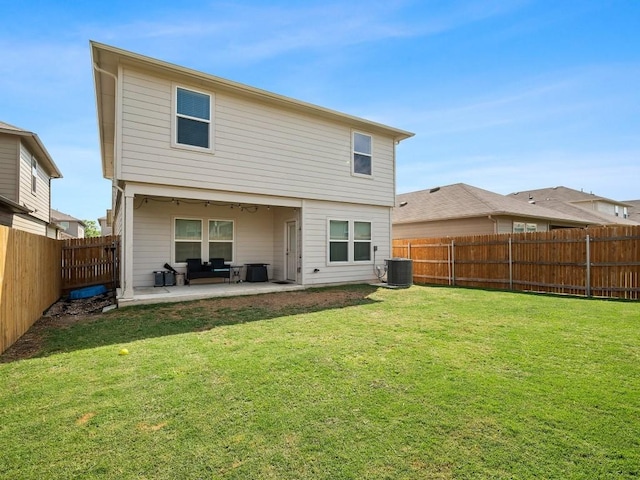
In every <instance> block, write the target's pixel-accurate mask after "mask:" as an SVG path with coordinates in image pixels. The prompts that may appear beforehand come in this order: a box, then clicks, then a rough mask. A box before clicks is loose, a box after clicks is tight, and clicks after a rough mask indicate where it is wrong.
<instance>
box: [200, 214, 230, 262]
mask: <svg viewBox="0 0 640 480" xmlns="http://www.w3.org/2000/svg"><path fill="white" fill-rule="evenodd" d="M211 222H231V225H232V231H233V234H232V235H233V238H232V239H231V240H230V241H231V260H229V261H228V263H230V264H233V263H234V262H235V260H236V221H235V219H233V218H208V219H207V232H206V240H207V260H206V261H207V262H208V261H209V244H211V243H228V242H229V240H210V239H209V223H211ZM203 236H204V232H203Z"/></svg>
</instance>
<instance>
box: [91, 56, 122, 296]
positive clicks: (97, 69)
mask: <svg viewBox="0 0 640 480" xmlns="http://www.w3.org/2000/svg"><path fill="white" fill-rule="evenodd" d="M93 68H94V70H95V71H97V72H100V73H102V74H104V75H107V76H109V77H111V78H113V81H114V83H115V90H116V97H117V92H118V77H117V75H115V74H113V73H111V72H109V71H107V70H105V69H103V68H100V67H99V66H98V64H97V63H96V62H93ZM114 122H115V119H114ZM114 127H115V125H114ZM116 132H117V129H116V128H114V130H113V136H114V138H113V150H114V151H113V178H112V180H111V188H115V189H116V190H117V191H119V192H120V204H121V205H122V214H121V219H122V222H123V227H122V231H121V232H120V236H121V240H120V290H121V292H124V291H125V290H126V289H127V287H128V286H127V285H126V278H127V276H126V268H127V261H126V255H124V251H125V244H126V240H127V238H126V236H127V231H126V228H125V219H126V212H127V205H126V203H127V202H126V200H125V195H124V190H123V189H122V188H121V187H120V186H119V185H118V179H117V174H116V164H117V155H116V149H117V148H118V147H117V142H116V135H117V133H116ZM117 204H118V198H117V195H116V198H115V201H113V200H112V204H111V208H112V211H113V215H115V214H116V211H117V210H116V205H117ZM111 228H112V229H113V230H115V225H114V224H113V223H112V225H111ZM113 230H112V231H113ZM114 255H115V254H114ZM114 287H115V285H114Z"/></svg>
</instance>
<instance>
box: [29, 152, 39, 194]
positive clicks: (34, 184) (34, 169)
mask: <svg viewBox="0 0 640 480" xmlns="http://www.w3.org/2000/svg"><path fill="white" fill-rule="evenodd" d="M31 193H33V194H34V195H37V193H38V160H37V159H36V157H34V156H33V155H31Z"/></svg>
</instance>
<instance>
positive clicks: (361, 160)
mask: <svg viewBox="0 0 640 480" xmlns="http://www.w3.org/2000/svg"><path fill="white" fill-rule="evenodd" d="M371 143H372V142H371V135H367V134H364V133H358V132H353V173H355V174H357V175H371V170H372V168H371V167H372V154H371Z"/></svg>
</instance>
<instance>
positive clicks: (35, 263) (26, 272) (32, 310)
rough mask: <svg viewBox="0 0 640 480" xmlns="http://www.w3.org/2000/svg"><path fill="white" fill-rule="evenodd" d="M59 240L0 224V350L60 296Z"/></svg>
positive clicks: (10, 343)
mask: <svg viewBox="0 0 640 480" xmlns="http://www.w3.org/2000/svg"><path fill="white" fill-rule="evenodd" d="M61 251H62V242H60V241H59V240H54V239H52V238H46V237H43V236H41V235H33V234H31V233H27V232H23V231H20V230H15V229H12V228H9V227H5V226H2V225H0V353H2V352H4V351H5V350H6V349H7V348H8V347H9V346H11V345H12V344H13V343H14V342H15V341H16V340H18V338H20V337H21V336H22V335H23V334H24V333H25V332H26V331H27V330H29V327H31V325H33V324H34V323H35V321H36V320H38V319H39V318H40V316H41V315H42V312H44V311H45V310H46V309H47V308H49V307H50V306H51V305H52V304H53V303H55V302H56V301H57V300H58V299H59V298H60V290H61V283H62V275H61V266H60V255H61Z"/></svg>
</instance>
